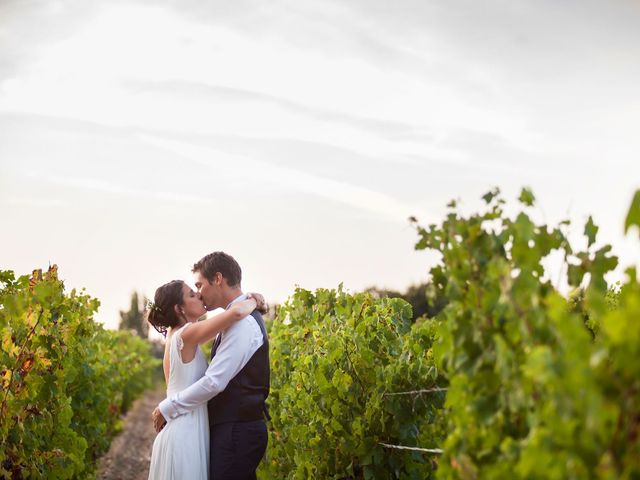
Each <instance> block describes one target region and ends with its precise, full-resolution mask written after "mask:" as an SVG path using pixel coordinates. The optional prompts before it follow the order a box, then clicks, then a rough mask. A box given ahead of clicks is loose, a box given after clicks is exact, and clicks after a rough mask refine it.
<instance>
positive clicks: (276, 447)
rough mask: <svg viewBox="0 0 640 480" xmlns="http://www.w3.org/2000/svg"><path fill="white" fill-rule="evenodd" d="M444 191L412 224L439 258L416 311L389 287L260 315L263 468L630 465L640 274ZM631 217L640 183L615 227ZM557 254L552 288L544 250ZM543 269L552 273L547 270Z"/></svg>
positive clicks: (344, 472) (461, 471) (563, 232)
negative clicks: (559, 271)
mask: <svg viewBox="0 0 640 480" xmlns="http://www.w3.org/2000/svg"><path fill="white" fill-rule="evenodd" d="M483 198H484V200H485V202H486V209H485V211H483V212H481V213H477V214H473V215H469V216H463V215H461V214H460V213H459V212H458V211H457V205H456V203H455V202H451V203H450V204H449V208H450V212H449V214H448V215H447V217H446V219H445V220H444V221H443V222H442V224H440V225H430V226H428V227H422V226H420V225H419V224H418V222H417V221H415V220H413V221H414V224H415V227H416V232H417V235H418V241H417V244H416V248H417V249H420V250H421V249H432V250H435V251H438V252H439V253H440V254H441V261H440V263H439V264H438V265H436V266H435V267H434V268H432V269H431V271H430V284H429V288H428V289H427V292H426V293H425V294H426V295H427V296H428V297H429V298H430V299H431V300H435V299H437V298H443V297H444V298H446V299H447V304H446V306H445V307H444V309H443V310H442V311H441V312H440V313H439V314H438V315H436V316H434V317H433V318H421V319H418V320H417V321H416V322H415V323H413V324H411V321H410V319H411V311H410V308H409V306H408V304H406V303H405V302H403V301H402V300H398V299H393V300H391V299H384V298H382V299H376V298H374V297H373V296H372V295H369V294H356V295H350V294H347V293H345V292H343V291H342V289H341V288H338V290H319V291H317V292H315V293H312V292H309V291H305V290H302V289H299V290H297V291H296V292H295V294H294V295H293V296H292V297H291V298H290V299H289V300H288V301H287V302H286V303H285V304H284V305H283V306H282V307H281V308H280V309H279V311H278V312H277V316H276V319H275V320H274V321H273V322H272V323H271V325H270V327H271V330H270V335H271V342H272V352H271V363H272V394H271V396H270V408H271V412H272V413H271V415H272V417H273V419H272V422H271V424H270V438H269V449H268V451H267V458H266V460H265V461H264V462H263V465H262V475H263V478H272V479H282V478H296V479H306V478H335V479H339V478H364V479H372V478H384V479H389V478H398V479H400V478H403V479H404V478H411V479H425V478H439V479H465V480H470V479H476V478H490V479H493V478H520V479H585V478H599V479H634V478H640V362H639V361H638V359H639V358H640V286H639V284H638V280H637V271H636V268H635V267H630V268H628V269H627V270H626V275H627V280H626V282H625V283H624V284H622V285H617V286H608V285H607V283H606V281H605V280H604V276H605V274H606V273H607V272H609V271H611V270H612V269H614V268H615V267H616V266H617V259H616V257H614V256H612V255H611V252H610V250H611V248H610V247H609V246H603V247H600V248H597V247H596V236H597V231H598V228H597V227H596V226H595V224H594V223H593V220H592V219H591V218H589V220H588V221H587V223H586V225H585V228H584V236H585V240H586V242H585V243H586V245H587V248H586V249H585V250H575V249H574V248H573V247H572V246H571V245H570V243H569V241H568V240H567V230H568V228H569V222H562V223H560V224H559V225H558V226H555V227H549V226H547V225H538V224H536V223H535V222H534V221H533V220H532V218H531V216H530V214H528V213H527V212H528V210H531V209H532V207H533V205H534V201H535V199H534V196H533V194H532V193H531V192H530V191H528V190H526V189H525V190H523V191H522V194H521V196H520V198H519V201H520V204H521V208H520V210H521V212H520V213H519V214H518V215H517V216H516V217H515V218H513V219H511V218H508V217H507V216H506V215H505V213H504V205H505V203H506V202H505V200H504V199H503V198H502V197H501V195H500V193H499V191H498V190H495V191H493V192H489V193H488V194H487V195H485V196H484V197H483ZM639 225H640V192H638V193H637V194H636V196H635V198H634V200H633V203H632V205H631V208H630V210H629V213H628V216H627V219H626V225H625V230H628V229H629V228H631V227H633V226H636V227H637V226H639ZM553 251H560V252H562V258H563V267H564V268H563V271H564V273H565V275H566V282H567V283H568V285H569V286H570V287H571V289H572V290H571V294H570V295H569V298H566V296H563V295H561V294H560V293H559V292H558V289H557V288H556V287H555V286H554V283H552V282H551V280H550V279H548V278H547V277H546V275H545V270H544V268H543V266H542V265H543V260H544V259H545V258H546V257H547V256H548V255H549V254H550V253H551V252H553ZM554 280H555V279H554Z"/></svg>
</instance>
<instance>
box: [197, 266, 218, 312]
mask: <svg viewBox="0 0 640 480" xmlns="http://www.w3.org/2000/svg"><path fill="white" fill-rule="evenodd" d="M195 281H196V282H195V283H196V288H197V289H198V293H199V294H200V298H201V299H202V301H203V302H204V306H205V308H206V309H207V310H213V309H215V308H218V307H219V306H220V286H219V285H216V282H215V281H213V282H209V280H207V278H206V277H205V276H204V275H202V273H201V272H195Z"/></svg>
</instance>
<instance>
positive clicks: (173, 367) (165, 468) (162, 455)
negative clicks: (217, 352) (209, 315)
mask: <svg viewBox="0 0 640 480" xmlns="http://www.w3.org/2000/svg"><path fill="white" fill-rule="evenodd" d="M189 325H191V324H190V323H187V324H186V325H185V326H184V327H181V328H180V329H178V330H177V331H175V332H174V333H173V335H172V337H171V339H170V342H171V344H170V346H169V381H168V383H167V397H170V396H172V395H175V394H176V393H178V392H179V391H181V390H184V389H185V388H187V387H188V386H189V385H191V384H192V383H194V382H196V381H197V380H199V379H200V378H201V377H202V376H203V375H204V372H205V370H206V369H207V360H206V359H205V358H204V355H203V354H202V351H201V350H200V347H198V348H196V355H195V357H194V358H193V360H191V361H190V362H188V363H184V362H183V361H182V357H181V356H180V351H181V350H182V346H183V344H182V337H181V334H182V332H183V331H184V329H185V328H189ZM208 477H209V417H208V414H207V404H206V403H205V404H203V405H199V406H198V407H197V408H196V409H195V410H193V411H191V412H189V413H187V414H186V415H181V416H180V417H178V418H176V419H174V420H172V421H170V422H169V423H168V424H167V425H166V426H165V427H164V428H163V429H162V430H161V431H160V433H159V434H158V435H157V436H156V439H155V441H154V442H153V450H152V452H151V466H150V468H149V480H207V479H208Z"/></svg>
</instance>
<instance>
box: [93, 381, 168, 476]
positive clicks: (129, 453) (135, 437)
mask: <svg viewBox="0 0 640 480" xmlns="http://www.w3.org/2000/svg"><path fill="white" fill-rule="evenodd" d="M164 397H165V392H164V389H159V390H153V391H149V392H147V393H145V394H144V395H143V396H142V397H141V398H139V399H138V400H136V401H135V402H134V403H133V405H132V406H131V409H130V410H129V411H128V412H127V414H126V415H125V417H124V420H123V427H122V431H121V432H120V434H119V435H118V436H117V437H116V438H114V439H113V442H112V443H111V447H110V448H109V451H108V452H107V453H106V455H104V456H103V457H102V458H101V459H100V464H99V466H98V474H97V476H96V478H98V479H100V480H147V478H148V476H149V462H150V460H151V447H152V446H153V440H154V439H155V437H156V433H155V431H154V430H153V425H152V423H151V412H152V411H153V409H154V408H155V407H156V406H157V405H158V403H160V401H161V400H162V399H164Z"/></svg>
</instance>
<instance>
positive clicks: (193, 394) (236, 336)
mask: <svg viewBox="0 0 640 480" xmlns="http://www.w3.org/2000/svg"><path fill="white" fill-rule="evenodd" d="M221 335H222V339H221V341H220V346H219V347H218V351H217V352H216V355H215V357H214V358H213V360H212V361H211V364H210V365H209V367H208V368H207V370H206V372H205V374H204V376H203V377H202V378H201V379H200V380H198V381H197V382H195V383H194V384H192V385H190V386H189V387H187V388H186V389H184V390H182V391H181V392H178V393H177V394H176V395H174V396H172V397H170V398H165V399H164V400H163V401H162V402H160V405H159V408H160V412H162V416H163V417H164V418H165V419H166V420H167V422H169V421H170V420H173V419H174V418H176V417H179V416H180V415H184V414H185V413H188V412H190V411H191V410H193V409H194V408H196V407H197V406H198V405H202V404H203V403H206V402H208V401H209V400H210V399H212V398H213V397H215V396H216V395H218V394H219V393H220V392H222V391H224V389H225V388H227V385H228V384H229V382H230V381H231V379H232V378H233V377H235V376H236V375H237V374H238V373H239V372H240V370H242V369H243V368H244V367H245V365H246V364H247V363H248V362H249V360H250V359H251V357H252V356H253V354H254V353H255V352H256V351H257V350H258V349H259V348H260V347H261V346H262V344H263V343H264V338H263V336H262V331H261V330H260V327H259V326H258V323H257V322H256V320H255V319H254V318H253V317H252V316H250V315H249V316H247V317H245V318H243V319H242V320H240V321H239V322H237V323H235V324H233V325H232V326H231V327H229V328H228V329H227V330H226V331H225V332H222V333H221Z"/></svg>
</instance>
